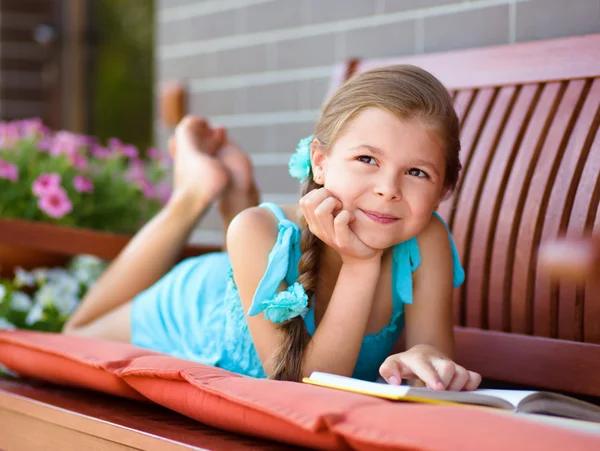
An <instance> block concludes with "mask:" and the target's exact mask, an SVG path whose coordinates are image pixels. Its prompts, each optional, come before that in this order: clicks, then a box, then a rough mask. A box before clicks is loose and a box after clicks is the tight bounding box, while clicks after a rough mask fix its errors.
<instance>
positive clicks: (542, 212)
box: [522, 80, 587, 338]
mask: <svg viewBox="0 0 600 451" xmlns="http://www.w3.org/2000/svg"><path fill="white" fill-rule="evenodd" d="M586 85H587V83H586V81H585V80H574V81H571V82H569V84H568V86H567V88H566V91H565V94H564V97H563V98H562V101H561V104H560V106H559V109H558V111H557V113H556V116H555V118H554V121H553V123H552V126H551V128H550V132H549V135H548V137H547V139H546V141H545V146H544V149H543V150H542V154H541V155H540V159H539V161H538V166H537V167H536V176H537V180H536V177H535V176H534V179H533V180H532V184H531V186H530V188H529V193H530V194H529V197H528V201H533V202H535V205H533V204H530V207H531V209H530V210H529V209H528V208H527V207H526V209H525V214H526V216H525V217H524V219H526V221H524V222H523V225H526V226H527V230H528V231H531V233H529V234H528V239H527V247H528V251H529V253H530V260H529V262H528V265H527V266H526V267H524V268H529V271H528V273H529V274H528V277H527V281H526V291H525V293H526V295H525V298H526V299H527V301H528V302H531V303H532V305H533V307H532V308H533V309H534V311H535V315H533V330H534V335H537V336H542V337H552V338H557V337H558V327H557V325H558V322H557V315H558V308H557V307H558V305H557V299H556V297H555V296H553V295H552V290H551V289H550V281H549V278H548V276H547V275H546V274H545V273H543V272H542V271H537V270H536V258H535V254H536V252H537V248H538V247H539V244H540V242H541V240H542V239H549V238H554V237H555V236H556V233H548V232H546V233H545V234H544V229H546V230H548V227H549V223H550V222H551V221H552V210H553V205H552V202H551V196H552V192H556V190H557V189H559V190H561V191H567V190H568V186H569V183H568V182H567V183H565V179H564V178H560V177H557V176H558V173H559V170H560V165H561V162H562V160H563V156H564V151H565V146H566V143H567V141H566V140H567V139H568V136H569V134H570V133H571V131H572V129H573V126H574V124H575V121H576V119H577V117H578V116H579V113H580V110H581V102H582V100H583V96H584V95H585V93H586V91H587V89H586ZM542 178H543V179H542ZM558 216H560V214H558ZM522 230H523V228H522ZM542 237H543V238H542ZM522 272H523V271H522Z"/></svg>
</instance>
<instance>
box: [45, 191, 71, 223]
mask: <svg viewBox="0 0 600 451" xmlns="http://www.w3.org/2000/svg"><path fill="white" fill-rule="evenodd" d="M38 207H39V208H40V210H42V211H43V212H44V213H46V214H47V215H48V216H50V217H52V218H55V219H60V218H62V217H63V216H65V215H66V214H68V213H70V212H71V211H72V210H73V204H72V203H71V200H70V199H69V196H68V194H67V192H66V191H65V190H64V189H63V188H62V187H60V186H55V187H54V188H53V189H52V190H49V191H47V192H45V193H44V195H43V196H41V197H40V199H39V200H38Z"/></svg>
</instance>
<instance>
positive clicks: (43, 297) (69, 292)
mask: <svg viewBox="0 0 600 451" xmlns="http://www.w3.org/2000/svg"><path fill="white" fill-rule="evenodd" d="M78 293H79V282H77V281H76V280H75V279H73V278H69V277H63V278H57V279H55V280H51V281H50V282H48V283H47V284H46V285H44V286H43V287H41V288H40V289H39V290H38V291H37V293H35V303H36V305H41V306H42V309H43V308H44V307H53V306H54V307H56V308H57V309H58V311H59V312H60V313H61V314H62V315H68V314H70V313H72V312H73V310H75V307H77V304H78V303H79V297H78Z"/></svg>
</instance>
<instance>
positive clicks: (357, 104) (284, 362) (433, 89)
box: [270, 65, 461, 381]
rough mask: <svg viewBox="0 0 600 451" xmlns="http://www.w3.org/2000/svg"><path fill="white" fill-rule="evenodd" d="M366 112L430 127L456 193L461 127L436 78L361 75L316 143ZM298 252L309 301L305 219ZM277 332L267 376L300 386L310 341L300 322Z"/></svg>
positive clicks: (313, 245) (413, 71) (415, 71)
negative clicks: (279, 335)
mask: <svg viewBox="0 0 600 451" xmlns="http://www.w3.org/2000/svg"><path fill="white" fill-rule="evenodd" d="M366 108H381V109H384V110H387V111H389V112H391V113H392V114H394V115H395V116H396V117H398V118H399V119H401V120H410V119H415V118H416V119H420V120H422V121H423V122H424V123H425V124H427V125H428V126H429V127H431V129H432V130H434V131H435V132H436V134H437V136H438V137H439V139H440V140H441V142H442V143H443V144H444V146H445V150H446V172H445V174H444V187H445V188H446V189H447V190H448V192H451V191H452V190H453V189H454V188H455V186H456V183H457V181H458V176H459V173H460V169H461V164H460V160H459V152H460V140H459V123H458V118H457V116H456V112H455V111H454V107H453V104H452V99H451V97H450V94H449V93H448V91H447V90H446V88H445V87H444V86H443V85H442V83H441V82H440V81H439V80H438V79H437V78H435V77H434V76H433V75H431V74H430V73H429V72H427V71H425V70H424V69H421V68H419V67H416V66H411V65H396V66H387V67H382V68H378V69H373V70H370V71H368V72H364V73H362V74H359V75H357V76H355V77H353V78H351V79H350V80H348V81H346V82H345V83H344V84H343V85H342V86H341V87H340V88H339V89H338V90H337V91H336V92H335V94H334V95H333V96H332V97H331V99H330V100H329V101H328V102H327V103H326V104H325V105H324V106H323V109H322V111H321V117H320V119H319V122H318V123H317V126H316V130H315V138H317V139H318V140H319V142H320V143H321V145H322V146H323V148H325V149H331V146H332V145H333V143H334V142H335V140H336V138H337V137H338V136H340V134H341V133H343V131H344V129H345V127H346V126H347V125H348V124H349V123H350V122H351V121H352V119H354V118H355V117H356V116H357V115H358V114H359V113H360V112H361V111H362V110H364V109H366ZM317 188H320V185H319V184H317V183H315V182H314V180H313V174H312V170H311V171H310V173H309V176H308V178H307V179H306V181H305V182H304V184H303V186H302V195H306V194H307V193H309V192H310V191H312V190H313V189H317ZM300 247H301V250H302V257H301V258H300V262H299V263H298V272H299V274H300V276H299V277H298V283H300V284H302V285H303V286H304V289H305V291H306V294H307V295H308V298H309V302H310V300H311V299H312V297H313V295H314V294H315V290H316V286H317V274H318V271H319V255H320V251H321V248H322V242H321V240H319V238H317V237H316V236H315V235H314V234H313V233H312V232H311V231H310V229H309V228H308V226H307V224H306V221H305V220H304V219H303V231H302V238H301V240H300ZM280 329H281V330H282V332H283V339H282V342H281V344H280V346H279V349H278V352H277V354H276V358H275V362H274V367H273V371H272V374H271V375H270V377H271V378H272V379H281V380H292V381H298V380H300V378H301V376H302V360H303V355H304V350H305V349H306V346H307V344H308V342H309V340H310V336H309V334H308V331H307V330H306V326H305V325H304V321H303V319H302V318H301V317H296V318H294V319H292V320H290V321H287V322H285V323H282V324H281V326H280Z"/></svg>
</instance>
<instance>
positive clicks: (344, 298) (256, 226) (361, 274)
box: [227, 208, 381, 376]
mask: <svg viewBox="0 0 600 451" xmlns="http://www.w3.org/2000/svg"><path fill="white" fill-rule="evenodd" d="M276 237H277V223H276V221H275V220H274V218H273V216H272V214H271V213H270V212H269V211H267V210H265V209H262V208H253V209H249V210H246V211H244V212H242V213H241V214H240V215H238V216H237V217H236V218H235V219H234V220H233V222H232V223H231V225H230V227H229V231H228V234H227V241H228V249H229V254H230V258H231V264H232V267H233V273H234V278H235V282H236V285H237V287H238V291H239V293H240V297H241V300H242V304H243V307H244V310H245V311H246V312H247V311H248V309H249V308H250V305H251V303H252V298H253V297H254V293H255V291H256V288H257V287H258V284H259V282H260V280H261V279H262V277H263V275H264V273H265V270H266V267H267V261H268V256H269V252H270V250H271V249H272V248H273V245H274V244H275V241H276ZM380 266H381V254H377V255H376V257H375V258H371V259H363V260H353V261H351V262H348V263H345V264H344V265H343V266H342V269H341V271H340V274H339V276H338V280H337V283H336V286H335V288H334V291H333V294H332V297H331V300H330V301H329V305H328V307H327V311H326V313H325V315H324V316H323V319H322V320H321V323H320V324H319V327H318V328H317V331H316V332H315V334H314V336H313V338H312V339H311V341H310V342H309V345H308V347H307V350H306V352H305V353H304V360H303V365H302V373H303V375H310V373H311V372H312V371H314V370H319V371H325V372H331V373H335V374H340V375H348V376H350V375H351V374H352V372H353V370H354V367H355V365H356V361H357V359H358V354H359V351H360V347H361V344H362V340H363V337H364V334H365V330H366V327H367V322H368V319H369V315H370V312H371V307H372V303H373V297H374V294H375V288H376V286H377V280H378V278H379V274H380ZM285 288H286V286H285V284H284V283H282V284H281V286H280V287H279V290H280V291H281V290H284V289H285ZM247 320H248V327H249V329H250V333H251V335H252V340H253V342H254V345H255V347H256V350H257V352H258V355H259V357H260V359H261V362H262V364H263V367H264V369H265V372H266V373H267V374H269V373H270V372H271V370H272V365H273V357H274V356H275V353H276V352H277V349H278V347H279V343H280V342H281V336H280V331H279V330H278V326H277V324H274V323H272V322H270V321H268V320H266V319H264V318H263V316H262V315H258V316H253V317H247Z"/></svg>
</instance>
